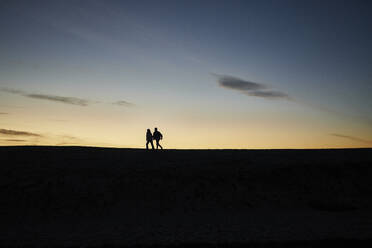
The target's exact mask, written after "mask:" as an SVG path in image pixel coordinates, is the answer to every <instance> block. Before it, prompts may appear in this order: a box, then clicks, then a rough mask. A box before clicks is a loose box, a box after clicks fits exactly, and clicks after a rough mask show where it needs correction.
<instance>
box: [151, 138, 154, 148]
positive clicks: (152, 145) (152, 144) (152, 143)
mask: <svg viewBox="0 0 372 248" xmlns="http://www.w3.org/2000/svg"><path fill="white" fill-rule="evenodd" d="M150 142H151V147H152V149H153V150H154V142H153V141H152V140H151V141H150Z"/></svg>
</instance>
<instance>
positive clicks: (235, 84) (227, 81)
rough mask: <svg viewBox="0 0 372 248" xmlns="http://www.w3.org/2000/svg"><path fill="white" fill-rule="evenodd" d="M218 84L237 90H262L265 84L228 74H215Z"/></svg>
mask: <svg viewBox="0 0 372 248" xmlns="http://www.w3.org/2000/svg"><path fill="white" fill-rule="evenodd" d="M215 75H216V76H217V77H218V84H219V85H220V86H221V87H223V88H227V89H232V90H239V91H250V90H263V89H266V86H265V85H263V84H259V83H254V82H250V81H246V80H243V79H240V78H237V77H233V76H228V75H217V74H215Z"/></svg>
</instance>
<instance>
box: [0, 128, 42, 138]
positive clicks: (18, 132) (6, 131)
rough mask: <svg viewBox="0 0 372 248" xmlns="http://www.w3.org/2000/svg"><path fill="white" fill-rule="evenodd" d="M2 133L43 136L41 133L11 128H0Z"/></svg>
mask: <svg viewBox="0 0 372 248" xmlns="http://www.w3.org/2000/svg"><path fill="white" fill-rule="evenodd" d="M0 134H3V135H12V136H32V137H41V135H40V134H37V133H31V132H26V131H17V130H10V129H0Z"/></svg>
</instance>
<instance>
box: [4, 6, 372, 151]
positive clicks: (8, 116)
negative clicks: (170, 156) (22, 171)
mask: <svg viewBox="0 0 372 248" xmlns="http://www.w3.org/2000/svg"><path fill="white" fill-rule="evenodd" d="M371 11H372V2H371V1H356V0H350V1H342V0H337V1H325V0H322V1H317V0H314V1H310V0H308V1H298V0H293V1H286V0H281V1H275V0H272V1H269V0H258V1H249V0H246V1H233V0H231V1H230V0H229V1H217V0H214V1H207V0H205V1H200V0H199V1H190V0H188V1H174V0H173V1H141V0H136V1H110V0H106V1H96V0H89V1H88V0H86V1H80V0H74V1H72V0H65V1H52V0H48V1H37V0H35V1H18V0H11V1H6V0H1V1H0V37H1V39H0V145H2V146H10V145H57V146H64V145H66V146H70V145H77V146H102V147H128V148H143V147H144V146H145V134H146V129H147V128H150V129H151V130H153V129H154V127H158V129H159V130H160V131H161V132H162V134H163V136H164V139H163V140H162V144H163V146H164V147H165V148H173V149H226V148H230V149H276V148H296V149H297V148H298V149H305V148H354V147H372V97H371V96H372V94H371V93H372V15H371V14H370V13H371Z"/></svg>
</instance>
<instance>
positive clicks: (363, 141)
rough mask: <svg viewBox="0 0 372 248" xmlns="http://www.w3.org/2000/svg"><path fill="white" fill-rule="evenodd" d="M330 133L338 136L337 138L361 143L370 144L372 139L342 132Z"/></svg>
mask: <svg viewBox="0 0 372 248" xmlns="http://www.w3.org/2000/svg"><path fill="white" fill-rule="evenodd" d="M331 135H332V136H335V137H339V138H345V139H349V140H353V141H357V142H361V143H367V144H372V140H365V139H361V138H358V137H354V136H350V135H343V134H338V133H331Z"/></svg>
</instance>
